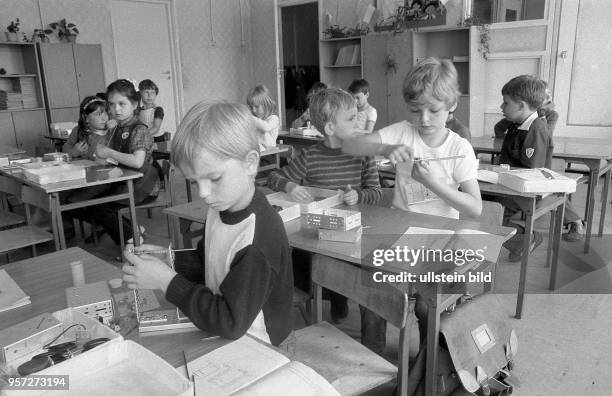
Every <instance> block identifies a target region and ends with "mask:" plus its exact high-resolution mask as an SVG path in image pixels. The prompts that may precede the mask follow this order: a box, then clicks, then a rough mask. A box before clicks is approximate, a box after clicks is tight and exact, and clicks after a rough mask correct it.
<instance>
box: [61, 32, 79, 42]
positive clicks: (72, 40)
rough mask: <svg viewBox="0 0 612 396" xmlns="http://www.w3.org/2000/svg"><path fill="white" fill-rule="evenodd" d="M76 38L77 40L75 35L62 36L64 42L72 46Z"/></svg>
mask: <svg viewBox="0 0 612 396" xmlns="http://www.w3.org/2000/svg"><path fill="white" fill-rule="evenodd" d="M76 38H77V36H76V34H69V35H67V36H64V39H65V40H66V42H67V43H72V44H74V43H76Z"/></svg>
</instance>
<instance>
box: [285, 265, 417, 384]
mask: <svg viewBox="0 0 612 396" xmlns="http://www.w3.org/2000/svg"><path fill="white" fill-rule="evenodd" d="M311 276H312V282H313V284H314V294H315V303H314V312H313V320H314V321H315V322H316V324H314V325H311V326H308V327H306V328H303V329H300V330H297V331H296V332H295V337H296V342H295V354H294V356H292V358H293V360H298V361H301V362H303V363H305V364H306V365H308V366H310V367H312V368H313V369H314V370H316V371H317V372H318V373H319V374H321V375H322V376H323V377H325V378H326V379H327V380H328V381H329V382H331V383H332V385H334V386H335V387H336V389H337V390H338V391H339V392H340V393H341V394H360V393H363V392H366V391H369V390H372V389H374V388H377V387H379V386H381V385H384V384H389V383H391V382H393V380H394V379H397V385H398V394H399V395H406V394H407V390H408V352H409V344H408V341H409V332H408V331H407V330H408V326H409V323H410V321H409V317H412V318H413V317H414V316H413V315H412V313H413V310H414V304H413V302H412V300H409V298H408V293H407V292H406V291H403V290H400V289H399V288H397V287H395V286H393V285H391V284H388V283H375V282H374V280H373V279H372V272H371V271H369V270H368V269H365V268H363V267H359V266H356V265H353V264H350V263H346V262H344V261H340V260H336V259H333V258H330V257H326V256H321V255H318V254H315V255H314V256H313V259H312V275H311ZM323 288H327V289H330V290H333V291H335V292H337V293H340V294H342V295H344V296H346V297H348V298H349V299H351V300H353V301H355V302H357V303H358V304H360V305H362V306H364V307H365V308H367V309H369V310H371V311H373V312H375V313H376V314H378V315H380V316H381V317H383V318H384V319H385V320H387V321H388V322H390V323H391V324H392V325H394V326H397V327H398V328H399V329H400V345H399V348H398V351H399V358H398V362H399V363H398V367H397V368H396V367H395V366H393V365H392V364H391V363H389V362H388V361H386V360H385V359H383V358H382V357H380V356H378V355H377V354H376V353H374V352H372V351H370V350H369V349H368V348H366V347H365V346H363V345H361V344H360V343H358V342H357V341H355V340H353V339H352V338H351V337H349V336H348V335H346V334H344V333H343V332H341V331H340V330H338V329H336V328H335V327H333V326H332V325H330V324H329V323H327V322H322V290H323Z"/></svg>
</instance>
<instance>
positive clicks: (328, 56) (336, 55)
mask: <svg viewBox="0 0 612 396" xmlns="http://www.w3.org/2000/svg"><path fill="white" fill-rule="evenodd" d="M319 60H320V62H321V68H320V76H321V81H323V82H325V83H326V84H327V85H329V86H335V87H340V88H344V89H346V88H347V87H348V86H349V84H350V83H351V81H353V80H355V79H359V78H361V75H362V70H361V65H362V54H361V36H357V37H342V38H333V39H322V40H319Z"/></svg>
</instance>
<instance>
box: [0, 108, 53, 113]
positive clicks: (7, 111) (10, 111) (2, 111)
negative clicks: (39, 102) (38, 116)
mask: <svg viewBox="0 0 612 396" xmlns="http://www.w3.org/2000/svg"><path fill="white" fill-rule="evenodd" d="M44 109H45V108H44V107H35V108H33V109H13V110H0V113H15V112H18V111H19V112H21V111H36V110H44Z"/></svg>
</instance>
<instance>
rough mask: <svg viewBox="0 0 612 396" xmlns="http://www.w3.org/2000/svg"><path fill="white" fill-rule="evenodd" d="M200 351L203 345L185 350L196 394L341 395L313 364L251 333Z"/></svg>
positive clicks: (188, 369)
mask: <svg viewBox="0 0 612 396" xmlns="http://www.w3.org/2000/svg"><path fill="white" fill-rule="evenodd" d="M198 351H199V352H198ZM200 353H201V349H199V348H198V349H190V350H186V351H185V359H186V360H187V372H188V373H189V377H190V378H193V380H194V383H195V394H196V396H198V395H271V394H275V395H286V394H299V395H303V396H309V395H312V396H318V395H321V396H326V395H329V396H337V395H339V393H338V392H337V391H336V390H335V389H334V388H333V387H332V386H331V385H330V384H329V382H327V381H326V380H325V379H324V378H323V377H321V376H320V375H319V374H317V373H316V372H315V371H314V370H313V369H311V368H310V367H307V366H305V365H304V364H302V363H300V362H296V361H293V362H292V361H290V360H289V359H288V358H287V357H285V356H284V355H282V354H281V353H279V352H277V351H275V350H274V349H273V347H271V346H267V345H266V344H264V343H263V342H262V341H258V340H255V339H254V338H252V337H251V336H248V335H245V336H243V337H242V338H240V339H238V340H236V341H232V342H230V343H229V344H226V345H224V346H222V347H220V348H217V349H215V350H214V351H212V352H210V353H207V354H205V355H202V356H199V357H196V356H197V355H198V354H200Z"/></svg>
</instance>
